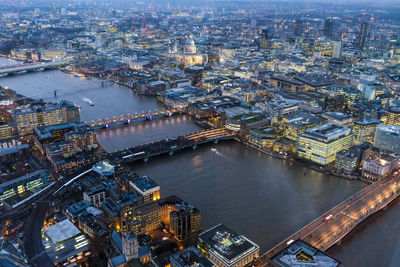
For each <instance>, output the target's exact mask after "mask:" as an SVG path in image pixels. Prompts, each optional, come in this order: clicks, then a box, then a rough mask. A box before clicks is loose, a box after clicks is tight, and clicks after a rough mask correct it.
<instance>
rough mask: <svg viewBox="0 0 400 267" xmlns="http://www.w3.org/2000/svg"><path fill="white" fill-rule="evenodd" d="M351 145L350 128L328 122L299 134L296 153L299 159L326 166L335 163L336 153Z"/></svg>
mask: <svg viewBox="0 0 400 267" xmlns="http://www.w3.org/2000/svg"><path fill="white" fill-rule="evenodd" d="M353 144H354V135H353V134H352V133H351V130H350V128H348V127H345V126H343V125H340V124H337V123H334V122H328V123H326V124H324V125H321V126H317V127H315V128H312V129H309V130H307V131H305V132H304V133H303V134H301V135H300V136H299V139H298V142H297V153H298V156H299V157H300V158H304V159H308V160H311V161H313V162H315V163H318V164H321V165H327V164H329V163H332V162H334V161H335V159H336V153H337V152H339V151H341V150H343V149H348V148H349V147H351V146H352V145H353Z"/></svg>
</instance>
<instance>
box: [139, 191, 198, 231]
mask: <svg viewBox="0 0 400 267" xmlns="http://www.w3.org/2000/svg"><path fill="white" fill-rule="evenodd" d="M185 210H186V211H187V212H188V213H187V214H189V220H187V221H186V222H185V223H186V224H187V226H185V228H187V229H191V231H193V233H194V232H197V231H199V230H200V222H201V215H200V211H199V210H198V209H197V208H195V207H193V206H191V205H189V204H188V203H186V202H184V201H183V200H182V199H180V198H178V197H176V196H173V195H172V196H168V197H165V198H162V199H160V200H157V201H154V202H151V203H148V204H145V205H142V206H139V207H137V208H135V209H134V215H135V219H136V220H135V221H134V222H133V223H134V229H133V232H134V233H135V234H143V233H146V232H148V231H152V230H154V229H157V228H158V227H159V226H160V225H161V223H164V224H165V225H166V226H167V227H169V229H170V231H171V232H173V231H174V230H175V231H176V232H174V233H178V231H177V227H178V225H175V224H176V223H179V220H183V217H181V218H178V217H179V216H178V215H177V216H175V214H173V211H185ZM171 214H172V217H174V219H173V220H172V224H171V220H170V219H171Z"/></svg>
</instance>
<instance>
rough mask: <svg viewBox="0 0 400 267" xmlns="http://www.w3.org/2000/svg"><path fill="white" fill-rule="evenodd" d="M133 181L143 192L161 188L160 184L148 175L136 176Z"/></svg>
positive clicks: (136, 187)
mask: <svg viewBox="0 0 400 267" xmlns="http://www.w3.org/2000/svg"><path fill="white" fill-rule="evenodd" d="M131 182H132V184H133V185H134V187H135V189H139V191H140V192H141V193H145V192H147V191H150V190H151V189H157V188H158V189H160V186H159V185H158V184H157V183H156V182H155V181H154V180H152V179H151V178H149V177H147V176H143V177H137V178H134V179H132V181H131Z"/></svg>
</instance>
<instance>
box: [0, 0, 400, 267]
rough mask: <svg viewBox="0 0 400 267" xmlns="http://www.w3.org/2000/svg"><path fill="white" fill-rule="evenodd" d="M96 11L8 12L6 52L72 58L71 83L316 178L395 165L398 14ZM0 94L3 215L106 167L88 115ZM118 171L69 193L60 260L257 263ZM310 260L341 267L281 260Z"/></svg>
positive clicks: (154, 187)
mask: <svg viewBox="0 0 400 267" xmlns="http://www.w3.org/2000/svg"><path fill="white" fill-rule="evenodd" d="M98 2H99V5H98V6H95V7H93V6H90V5H88V4H87V3H85V1H74V2H73V3H68V4H65V3H62V1H59V2H57V3H52V4H51V6H50V7H49V6H48V5H49V4H48V3H46V4H45V6H43V5H42V4H39V3H38V4H37V6H35V7H32V6H31V4H30V3H28V4H27V3H24V5H26V6H24V9H18V10H17V9H15V8H14V7H12V5H14V4H11V5H10V6H7V8H9V9H10V10H11V11H10V12H5V11H4V10H3V9H1V15H2V21H1V23H0V29H1V32H2V35H1V36H0V54H1V55H6V56H8V57H11V58H13V59H16V60H20V61H21V60H22V61H24V63H34V62H44V61H46V62H51V61H58V60H68V62H69V63H68V64H67V66H64V67H63V71H65V72H69V73H71V74H73V75H76V76H81V77H91V76H94V77H99V78H106V79H110V80H112V81H114V82H116V83H118V84H121V85H124V86H126V87H128V88H130V89H132V90H134V91H135V92H136V93H138V94H144V95H149V96H152V97H155V98H157V100H158V101H159V102H161V103H162V104H163V105H164V106H166V107H174V108H183V109H185V111H187V113H188V114H189V115H191V116H192V117H193V118H194V119H195V120H196V121H197V122H199V124H200V125H202V126H204V127H207V128H209V127H211V128H223V127H225V128H227V129H229V130H230V131H232V132H237V133H238V136H239V138H240V141H242V142H243V143H245V144H249V145H251V146H255V147H257V148H259V149H261V150H263V151H265V152H266V153H269V154H271V155H273V156H277V157H280V158H286V159H291V160H294V161H298V162H301V163H303V164H309V166H311V167H313V168H315V169H318V170H321V171H325V172H330V173H335V174H337V175H342V176H346V177H352V178H360V177H361V178H363V179H366V180H369V181H377V180H379V179H382V178H383V177H386V176H390V175H392V173H393V172H395V171H396V170H397V169H398V168H399V159H400V137H399V136H400V71H399V66H400V35H399V27H398V21H394V20H396V19H394V18H391V17H396V16H389V15H390V14H389V15H388V16H386V15H387V14H385V13H386V12H388V11H387V10H382V11H380V14H373V13H371V12H369V11H368V12H367V11H366V12H362V13H361V14H359V13H360V12H359V10H356V11H355V10H354V8H353V7H348V9H344V10H340V11H336V10H334V11H332V12H331V13H329V14H330V15H329V16H328V17H326V14H325V13H321V12H320V11H319V10H320V8H317V9H304V10H303V9H301V10H298V9H297V7H295V8H296V12H288V10H290V8H293V7H292V6H290V4H289V3H286V2H285V3H284V4H282V5H281V4H280V3H278V4H276V5H278V8H277V6H275V5H273V6H271V5H265V4H263V3H261V2H257V1H255V2H256V3H251V1H250V2H246V1H245V2H246V3H245V2H241V5H242V6H241V8H240V9H237V8H225V6H224V5H225V3H219V2H218V1H216V3H215V5H213V6H212V7H207V8H203V7H196V8H192V7H180V8H179V9H175V8H173V7H171V6H170V3H167V2H165V3H158V4H153V3H152V4H150V5H149V4H146V3H144V2H135V3H129V4H127V6H123V7H122V8H121V6H118V3H113V2H118V1H108V2H107V1H98ZM58 5H60V6H58ZM286 5H288V6H286ZM310 5H311V4H310ZM363 8H364V7H363ZM366 10H368V9H366ZM14 11H15V12H14ZM342 11H343V12H342ZM381 13H382V14H384V15H382V14H381ZM357 14H359V15H357ZM396 18H397V17H396ZM15 74H20V73H15ZM0 89H1V90H0V174H1V175H0V201H1V202H0V205H1V206H0V209H3V208H8V209H12V208H13V207H16V206H18V205H20V204H21V203H23V201H25V200H29V198H30V197H32V196H34V195H35V194H37V193H38V192H40V191H41V190H44V189H45V188H46V187H47V186H49V185H50V184H52V183H53V180H56V177H54V179H52V178H53V177H52V175H50V174H49V173H61V172H63V171H67V170H73V169H74V168H75V167H77V168H79V167H83V166H88V165H89V163H90V164H91V163H93V162H97V161H98V160H97V159H96V157H97V156H99V155H100V154H101V153H100V151H101V148H100V147H99V145H98V143H97V140H96V131H95V129H94V128H92V127H90V126H89V125H86V124H83V123H81V121H80V113H79V107H77V106H75V105H74V104H73V103H71V102H68V101H61V102H60V103H44V102H43V101H38V100H33V99H27V98H24V97H21V96H19V95H17V94H16V93H15V92H14V94H13V93H12V92H11V91H10V90H8V89H5V88H0ZM127 90H128V89H127ZM178 141H179V140H178ZM178 141H177V142H178ZM154 149H156V148H154ZM104 154H106V153H103V154H101V155H102V156H104ZM128 156H129V155H128ZM113 164H114V163H113V162H112V161H108V160H104V161H100V162H97V163H96V164H95V165H94V166H93V167H92V169H90V170H89V171H88V173H86V175H83V177H79V179H78V181H77V182H76V183H75V184H74V189H71V190H70V191H68V192H64V193H65V195H67V196H68V197H69V198H68V205H67V207H66V208H65V203H67V202H66V201H65V199H64V200H62V201H61V200H60V202H61V203H59V205H58V206H57V204H55V206H54V214H55V218H54V219H52V220H51V221H46V226H45V227H44V230H43V235H44V237H45V241H44V244H45V248H46V252H47V254H48V255H49V257H50V258H51V259H52V260H53V261H54V262H55V263H57V264H65V265H67V264H74V263H75V262H80V261H84V259H85V257H90V256H91V254H92V253H98V252H100V251H101V252H102V253H104V255H106V258H107V259H108V266H110V267H114V266H132V265H133V264H149V263H151V264H152V265H154V266H173V267H175V266H182V267H183V266H185V267H186V266H194V265H196V266H197V265H200V266H204V267H208V266H227V267H228V266H229V267H231V266H234V267H242V266H246V265H249V264H252V263H253V262H254V260H256V259H257V258H258V257H259V247H258V246H257V245H256V244H255V243H253V242H252V241H250V240H249V239H248V238H246V237H245V236H243V235H239V234H237V233H235V232H234V231H232V230H230V229H229V228H228V227H226V226H224V225H222V224H219V225H217V226H215V227H212V228H210V229H208V230H205V231H204V229H203V228H202V225H201V214H200V211H199V210H198V209H197V208H196V207H194V206H193V205H191V204H189V203H187V202H186V201H184V200H182V199H180V198H179V197H177V196H174V195H172V196H166V197H164V196H163V197H161V194H160V187H159V186H158V184H157V183H156V182H155V181H153V180H152V179H151V178H148V177H139V176H137V175H135V174H134V173H132V172H131V171H130V170H129V171H127V170H124V171H120V170H121V169H124V167H125V166H123V167H121V166H119V167H118V168H116V167H115V166H114V165H113ZM45 170H48V171H45ZM62 195H63V194H60V196H62ZM62 204H64V206H63V205H62ZM56 208H58V210H57V211H56ZM93 240H94V241H93ZM92 241H93V242H92ZM100 241H101V242H100ZM93 244H97V245H99V247H96V248H91V249H90V248H89V245H93ZM174 244H175V245H174ZM0 245H1V246H2V245H3V244H0ZM171 247H172V249H171ZM2 251H3V250H2ZM1 255H2V254H0V260H2V258H1ZM15 255H16V257H15V262H18V261H20V259H19V256H18V255H17V254H15ZM98 258H99V257H98ZM299 259H301V260H300V261H302V263H304V261H306V260H308V261H310V262H313V263H315V262H322V263H323V264H325V265H326V266H337V265H338V262H337V261H336V260H334V259H331V258H329V257H327V256H326V255H325V254H324V253H323V252H321V251H318V250H316V249H315V248H313V247H312V246H310V245H309V244H306V243H304V242H302V241H296V242H295V243H294V244H292V246H290V247H288V248H287V249H285V250H284V251H282V252H281V253H280V254H278V255H277V256H276V258H275V259H274V261H275V263H277V264H279V265H280V266H296V264H299ZM0 263H1V262H0ZM21 264H23V263H21ZM291 264H292V265H291Z"/></svg>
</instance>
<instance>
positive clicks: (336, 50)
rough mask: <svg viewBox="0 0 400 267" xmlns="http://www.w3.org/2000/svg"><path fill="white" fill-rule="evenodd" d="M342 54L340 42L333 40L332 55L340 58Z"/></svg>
mask: <svg viewBox="0 0 400 267" xmlns="http://www.w3.org/2000/svg"><path fill="white" fill-rule="evenodd" d="M341 56H342V42H341V41H333V42H332V57H333V58H340V57H341Z"/></svg>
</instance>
